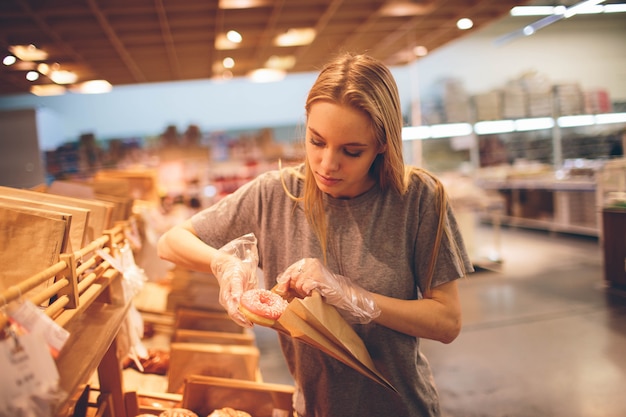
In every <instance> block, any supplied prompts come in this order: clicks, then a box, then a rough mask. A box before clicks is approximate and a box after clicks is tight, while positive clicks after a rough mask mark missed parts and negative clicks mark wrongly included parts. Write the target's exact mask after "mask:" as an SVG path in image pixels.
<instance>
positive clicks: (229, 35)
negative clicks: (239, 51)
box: [226, 30, 243, 43]
mask: <svg viewBox="0 0 626 417" xmlns="http://www.w3.org/2000/svg"><path fill="white" fill-rule="evenodd" d="M226 39H228V40H229V41H231V42H232V43H241V41H242V40H243V36H241V33H239V32H237V31H236V30H229V31H228V32H226Z"/></svg>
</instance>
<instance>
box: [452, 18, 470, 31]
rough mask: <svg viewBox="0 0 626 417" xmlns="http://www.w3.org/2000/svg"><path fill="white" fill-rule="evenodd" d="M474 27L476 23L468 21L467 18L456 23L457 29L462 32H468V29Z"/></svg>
mask: <svg viewBox="0 0 626 417" xmlns="http://www.w3.org/2000/svg"><path fill="white" fill-rule="evenodd" d="M472 26H474V22H473V21H472V19H468V18H466V17H464V18H462V19H459V20H458V21H457V22H456V27H457V28H459V29H461V30H467V29H471V28H472Z"/></svg>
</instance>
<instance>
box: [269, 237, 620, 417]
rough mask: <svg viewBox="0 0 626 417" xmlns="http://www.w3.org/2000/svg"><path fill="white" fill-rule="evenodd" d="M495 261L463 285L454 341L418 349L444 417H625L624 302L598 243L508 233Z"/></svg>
mask: <svg viewBox="0 0 626 417" xmlns="http://www.w3.org/2000/svg"><path fill="white" fill-rule="evenodd" d="M481 234H484V236H483V237H481ZM478 241H479V242H485V244H486V245H488V244H490V243H491V242H492V241H493V240H492V230H491V229H490V228H488V227H485V228H484V229H483V228H480V229H479V230H478ZM500 254H501V259H502V260H503V262H502V264H501V270H500V272H492V271H480V272H477V273H475V274H472V275H471V276H470V277H469V278H467V279H465V280H463V281H461V282H460V290H461V297H462V303H463V311H464V328H463V331H462V333H461V335H460V336H459V337H458V338H457V339H456V340H455V341H454V342H453V343H452V344H449V345H443V344H441V343H437V342H433V341H428V340H425V341H423V351H424V353H425V354H426V356H427V357H428V358H429V360H430V362H431V365H432V367H433V371H434V374H435V380H436V383H437V385H438V387H439V391H440V395H441V402H442V408H443V410H444V416H445V417H505V416H506V417H548V416H549V417H566V416H567V417H594V416H598V417H600V416H602V417H618V416H619V417H622V416H624V415H626V396H625V395H624V392H625V391H624V387H626V355H624V352H626V293H624V292H620V291H616V290H610V289H607V288H605V286H604V282H603V272H602V251H601V247H600V244H599V243H598V241H597V240H595V239H590V238H582V237H572V236H566V235H551V234H548V233H545V232H537V231H529V230H520V229H505V230H503V231H502V238H501V244H500ZM274 336H275V335H274V334H272V333H271V331H270V332H269V333H268V332H267V329H264V330H259V334H258V341H259V346H260V348H261V352H262V353H261V358H262V364H261V370H262V373H263V375H264V378H265V379H266V380H267V381H269V382H283V383H285V382H286V383H289V381H290V378H289V376H288V375H287V373H286V370H285V368H284V363H283V362H282V356H281V355H280V353H279V351H278V347H277V346H276V342H275V339H274Z"/></svg>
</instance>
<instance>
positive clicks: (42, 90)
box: [30, 84, 65, 96]
mask: <svg viewBox="0 0 626 417" xmlns="http://www.w3.org/2000/svg"><path fill="white" fill-rule="evenodd" d="M30 92H31V93H32V94H34V95H36V96H60V95H62V94H65V87H63V86H62V85H58V84H44V85H33V86H31V87H30Z"/></svg>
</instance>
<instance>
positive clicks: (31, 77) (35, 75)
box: [26, 71, 39, 81]
mask: <svg viewBox="0 0 626 417" xmlns="http://www.w3.org/2000/svg"><path fill="white" fill-rule="evenodd" d="M26 79H27V80H28V81H36V80H38V79H39V73H38V72H37V71H28V72H27V73H26Z"/></svg>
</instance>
